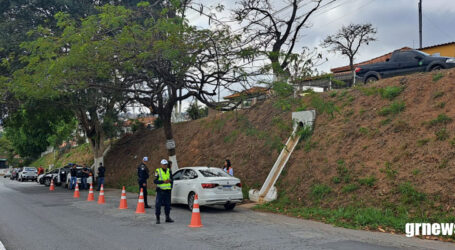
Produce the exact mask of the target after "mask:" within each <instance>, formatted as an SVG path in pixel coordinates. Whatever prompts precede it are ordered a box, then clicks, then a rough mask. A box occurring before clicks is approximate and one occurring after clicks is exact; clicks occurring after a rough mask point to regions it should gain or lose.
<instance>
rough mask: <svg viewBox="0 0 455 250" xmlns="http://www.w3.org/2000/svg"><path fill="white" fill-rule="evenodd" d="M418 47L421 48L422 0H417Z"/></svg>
mask: <svg viewBox="0 0 455 250" xmlns="http://www.w3.org/2000/svg"><path fill="white" fill-rule="evenodd" d="M419 46H420V47H419V48H422V0H419Z"/></svg>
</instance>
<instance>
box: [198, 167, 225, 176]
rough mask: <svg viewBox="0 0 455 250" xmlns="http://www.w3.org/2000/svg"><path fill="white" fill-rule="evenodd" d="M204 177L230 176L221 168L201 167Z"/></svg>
mask: <svg viewBox="0 0 455 250" xmlns="http://www.w3.org/2000/svg"><path fill="white" fill-rule="evenodd" d="M199 172H201V174H202V175H203V176H204V177H230V175H228V174H227V173H226V172H224V171H223V170H221V169H219V168H208V169H199Z"/></svg>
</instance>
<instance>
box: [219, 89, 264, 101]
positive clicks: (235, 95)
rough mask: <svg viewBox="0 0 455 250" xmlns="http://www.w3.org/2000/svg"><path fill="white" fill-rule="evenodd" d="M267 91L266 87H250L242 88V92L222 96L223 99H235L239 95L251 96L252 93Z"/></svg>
mask: <svg viewBox="0 0 455 250" xmlns="http://www.w3.org/2000/svg"><path fill="white" fill-rule="evenodd" d="M267 91H268V88H264V87H252V88H251V89H247V90H244V91H242V92H238V93H234V94H232V95H228V96H225V97H223V99H235V98H239V97H241V96H252V95H258V94H266V93H267Z"/></svg>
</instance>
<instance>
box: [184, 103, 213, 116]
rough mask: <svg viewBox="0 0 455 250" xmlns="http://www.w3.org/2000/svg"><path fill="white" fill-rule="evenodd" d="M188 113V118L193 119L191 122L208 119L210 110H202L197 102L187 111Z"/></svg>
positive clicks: (206, 108)
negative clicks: (203, 118)
mask: <svg viewBox="0 0 455 250" xmlns="http://www.w3.org/2000/svg"><path fill="white" fill-rule="evenodd" d="M186 113H188V116H189V117H190V118H191V120H197V119H200V118H202V117H206V116H207V115H208V113H209V109H208V107H203V108H201V107H200V106H199V105H198V104H197V102H193V103H191V104H190V106H189V107H188V109H187V110H186Z"/></svg>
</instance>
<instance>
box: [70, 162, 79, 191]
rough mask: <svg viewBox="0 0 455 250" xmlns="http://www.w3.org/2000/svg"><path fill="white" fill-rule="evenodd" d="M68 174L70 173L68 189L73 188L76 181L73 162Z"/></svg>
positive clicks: (75, 170)
mask: <svg viewBox="0 0 455 250" xmlns="http://www.w3.org/2000/svg"><path fill="white" fill-rule="evenodd" d="M70 175H71V178H70V189H73V188H75V187H76V182H77V169H76V164H74V165H73V166H72V167H71V170H70Z"/></svg>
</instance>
